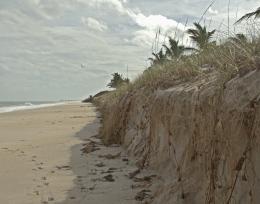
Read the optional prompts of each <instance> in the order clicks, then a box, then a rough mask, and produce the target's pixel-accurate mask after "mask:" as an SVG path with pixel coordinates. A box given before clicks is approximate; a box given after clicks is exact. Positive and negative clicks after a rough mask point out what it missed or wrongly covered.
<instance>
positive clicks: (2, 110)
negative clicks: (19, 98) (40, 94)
mask: <svg viewBox="0 0 260 204" xmlns="http://www.w3.org/2000/svg"><path fill="white" fill-rule="evenodd" d="M73 103H75V104H78V103H81V101H69V102H68V101H64V102H48V103H40V104H32V103H27V104H26V103H25V104H24V105H17V106H2V107H0V114H1V113H11V112H16V111H26V110H35V109H40V108H49V107H54V106H62V105H66V104H73ZM28 104H30V105H28Z"/></svg>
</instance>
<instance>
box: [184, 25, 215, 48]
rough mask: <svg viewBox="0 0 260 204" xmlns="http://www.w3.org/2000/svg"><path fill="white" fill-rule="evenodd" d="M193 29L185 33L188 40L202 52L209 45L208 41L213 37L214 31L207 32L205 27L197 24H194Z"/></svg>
mask: <svg viewBox="0 0 260 204" xmlns="http://www.w3.org/2000/svg"><path fill="white" fill-rule="evenodd" d="M194 26H195V29H188V31H187V33H188V34H190V38H191V39H192V40H193V41H194V42H195V43H196V44H197V46H198V48H199V50H204V49H206V48H207V47H208V45H209V44H210V39H211V38H212V37H213V35H214V33H215V31H216V30H212V31H209V32H208V31H207V28H206V26H203V27H202V26H201V25H200V24H199V23H194Z"/></svg>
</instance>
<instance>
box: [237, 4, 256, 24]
mask: <svg viewBox="0 0 260 204" xmlns="http://www.w3.org/2000/svg"><path fill="white" fill-rule="evenodd" d="M253 16H255V19H256V18H260V7H259V8H258V9H256V11H253V12H250V13H247V14H245V15H244V16H242V17H241V18H240V19H238V20H237V22H236V23H241V22H242V21H244V20H248V19H249V18H252V17H253Z"/></svg>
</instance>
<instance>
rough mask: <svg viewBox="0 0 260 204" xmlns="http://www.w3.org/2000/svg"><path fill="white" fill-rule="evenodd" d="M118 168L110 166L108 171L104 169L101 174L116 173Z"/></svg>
mask: <svg viewBox="0 0 260 204" xmlns="http://www.w3.org/2000/svg"><path fill="white" fill-rule="evenodd" d="M116 170H117V168H113V167H112V168H109V169H108V170H107V171H102V172H101V174H111V173H114V172H115V171H116Z"/></svg>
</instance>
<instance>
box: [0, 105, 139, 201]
mask: <svg viewBox="0 0 260 204" xmlns="http://www.w3.org/2000/svg"><path fill="white" fill-rule="evenodd" d="M98 128H99V120H98V117H97V113H96V112H95V108H94V107H92V106H91V105H89V104H87V105H82V104H79V103H78V104H76V103H74V104H68V105H63V106H56V107H49V108H42V109H37V110H27V111H18V112H13V113H4V114H0V203H5V204H38V203H59V204H65V203H66V204H67V203H68V204H70V203H89V204H92V203H93V204H94V203H113V204H114V203H135V200H134V197H135V194H136V193H137V191H136V190H132V188H131V185H132V182H133V181H132V180H130V179H128V178H127V177H126V176H125V175H127V174H128V173H129V172H132V171H134V170H135V166H134V165H132V164H130V163H129V162H127V161H123V160H122V158H124V157H125V156H124V152H123V151H122V149H121V148H120V147H109V148H108V147H104V146H103V145H102V144H100V141H99V140H98V139H97V137H96V135H97V133H98ZM91 141H94V144H95V146H96V148H97V149H98V150H97V151H94V152H92V153H89V154H83V153H82V151H81V149H82V148H84V146H85V144H88V143H89V142H91ZM119 153H120V154H119ZM107 154H111V155H112V156H114V155H119V156H118V157H116V158H113V159H108V158H106V157H102V156H104V155H105V156H106V155H107ZM109 175H112V180H114V181H113V182H109V181H107V180H106V179H105V178H104V177H105V176H109ZM108 178H109V177H108ZM108 180H109V179H108Z"/></svg>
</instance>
